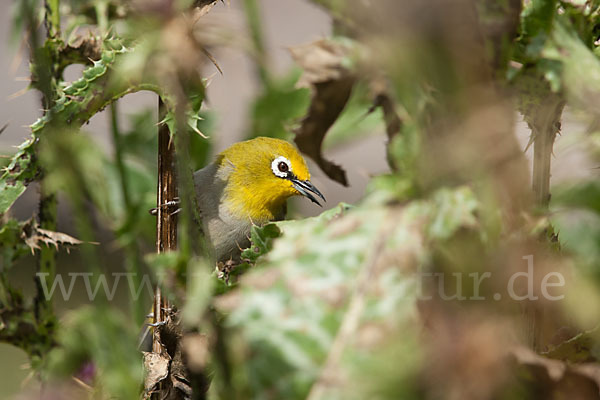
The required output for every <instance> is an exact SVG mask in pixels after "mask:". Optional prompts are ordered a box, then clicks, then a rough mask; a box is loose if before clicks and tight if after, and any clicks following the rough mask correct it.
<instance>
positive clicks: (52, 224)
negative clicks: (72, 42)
mask: <svg viewBox="0 0 600 400" xmlns="http://www.w3.org/2000/svg"><path fill="white" fill-rule="evenodd" d="M45 8H46V19H45V24H46V30H47V33H46V34H47V37H48V40H58V39H59V38H60V11H59V0H47V1H46V2H45ZM32 29H33V27H32ZM51 48H52V47H51V46H50V47H49V50H48V51H52V50H50V49H51ZM39 51H40V50H39V49H37V48H33V52H34V59H35V60H34V61H35V62H36V64H37V65H38V66H37V68H38V69H37V71H38V72H40V71H41V69H42V68H46V69H47V71H45V72H44V75H47V76H48V77H50V79H51V82H52V83H51V84H50V86H44V87H45V89H46V90H44V91H42V96H43V97H42V105H46V106H48V108H51V107H53V106H54V104H55V102H56V94H57V91H56V87H57V86H58V80H59V79H60V73H59V72H58V63H57V60H58V53H57V51H52V54H47V55H46V57H47V59H45V60H42V59H41V58H42V57H39V55H40V53H39ZM42 61H46V63H47V65H42V64H43V63H42ZM38 221H39V224H40V227H41V228H43V229H48V230H51V231H55V230H56V226H57V201H56V193H54V192H53V191H52V190H50V189H49V188H48V187H47V185H46V182H45V181H43V180H42V181H41V182H40V199H39V207H38ZM38 272H40V273H43V274H48V275H45V276H47V277H49V279H51V280H54V275H55V273H56V249H55V248H54V247H52V246H43V247H42V248H41V250H40V255H39V258H38ZM40 279H41V278H37V277H36V279H35V285H36V296H35V299H34V315H35V318H36V320H37V322H38V323H39V324H44V325H46V324H47V323H48V322H49V321H51V320H52V319H53V318H54V316H53V312H52V302H51V301H50V300H49V299H46V298H45V296H44V293H43V290H42V287H41V282H40Z"/></svg>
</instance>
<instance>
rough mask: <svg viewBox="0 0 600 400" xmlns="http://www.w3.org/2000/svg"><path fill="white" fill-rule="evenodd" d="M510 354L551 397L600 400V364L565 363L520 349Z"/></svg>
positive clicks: (523, 348) (524, 348)
mask: <svg viewBox="0 0 600 400" xmlns="http://www.w3.org/2000/svg"><path fill="white" fill-rule="evenodd" d="M511 354H512V356H513V357H514V358H515V359H516V361H517V364H518V365H519V366H520V367H523V368H526V369H527V370H528V371H529V376H531V377H533V379H534V380H535V383H536V384H537V385H539V386H540V387H543V388H544V390H545V391H547V392H548V394H551V395H552V398H571V399H600V364H598V363H582V364H567V363H565V362H564V361H560V360H553V359H551V358H546V357H543V356H541V355H538V354H537V353H535V352H533V351H532V350H530V349H528V348H526V347H522V346H521V347H517V348H515V349H513V350H512V351H511ZM564 395H567V397H563V396H564Z"/></svg>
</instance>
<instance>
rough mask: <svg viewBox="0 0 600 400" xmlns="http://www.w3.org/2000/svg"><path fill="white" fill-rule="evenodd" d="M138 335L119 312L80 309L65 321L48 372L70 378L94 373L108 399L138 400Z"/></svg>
mask: <svg viewBox="0 0 600 400" xmlns="http://www.w3.org/2000/svg"><path fill="white" fill-rule="evenodd" d="M137 334H138V332H137V327H135V326H134V324H131V320H130V319H128V318H126V317H125V316H124V315H123V314H121V312H120V311H119V310H118V309H114V308H113V309H109V308H105V307H89V306H85V307H81V308H79V309H78V310H77V311H73V312H71V313H69V314H68V315H67V316H66V317H65V318H64V321H63V324H61V327H60V330H59V333H58V342H59V346H58V347H57V348H55V349H54V350H53V351H52V352H51V353H50V354H49V356H48V360H47V361H48V369H47V371H49V373H52V374H54V375H58V376H61V377H63V378H70V377H71V376H77V375H78V374H81V373H82V372H83V371H85V369H91V370H92V371H95V374H94V376H92V378H93V379H95V380H96V381H97V382H99V383H100V385H98V386H97V387H98V388H101V389H100V390H102V391H105V393H104V394H105V397H107V398H108V397H113V398H119V399H134V398H138V397H139V386H140V382H142V379H143V370H142V361H141V354H140V353H139V351H138V350H137Z"/></svg>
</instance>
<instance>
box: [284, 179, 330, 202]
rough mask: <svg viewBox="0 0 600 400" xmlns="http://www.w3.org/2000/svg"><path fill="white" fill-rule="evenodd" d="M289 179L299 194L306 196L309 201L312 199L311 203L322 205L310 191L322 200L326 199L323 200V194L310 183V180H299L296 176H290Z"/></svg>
mask: <svg viewBox="0 0 600 400" xmlns="http://www.w3.org/2000/svg"><path fill="white" fill-rule="evenodd" d="M291 181H292V183H293V184H294V188H296V190H297V191H298V192H300V194H301V195H302V196H305V197H308V199H309V200H310V201H312V202H313V203H315V204H317V205H318V206H319V207H323V206H322V205H321V203H319V202H318V201H317V199H316V198H315V196H313V195H312V194H310V193H314V194H316V195H317V196H319V197H320V198H321V199H323V201H327V200H325V196H323V194H322V193H321V192H319V189H317V188H316V187H315V186H314V185H313V184H312V183H310V181H301V180H299V179H298V178H292V179H291Z"/></svg>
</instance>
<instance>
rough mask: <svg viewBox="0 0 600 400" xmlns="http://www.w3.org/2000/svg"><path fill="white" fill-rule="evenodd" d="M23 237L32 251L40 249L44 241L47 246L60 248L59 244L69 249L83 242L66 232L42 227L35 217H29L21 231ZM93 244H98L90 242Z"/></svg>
mask: <svg viewBox="0 0 600 400" xmlns="http://www.w3.org/2000/svg"><path fill="white" fill-rule="evenodd" d="M21 238H22V239H23V241H25V244H27V246H28V247H29V248H30V249H31V252H32V253H35V250H39V249H40V244H41V243H44V244H45V245H46V246H54V247H56V249H58V246H59V245H61V246H64V247H66V249H67V251H68V250H69V249H70V248H71V247H72V246H77V245H80V244H82V243H84V242H82V241H81V240H79V239H76V238H74V237H73V236H69V235H67V234H66V233H62V232H54V231H50V230H48V229H42V228H40V227H39V224H38V222H37V220H36V219H35V218H31V219H29V221H27V222H26V223H25V224H24V225H23V229H22V231H21ZM90 243H91V244H98V243H95V242H90Z"/></svg>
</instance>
